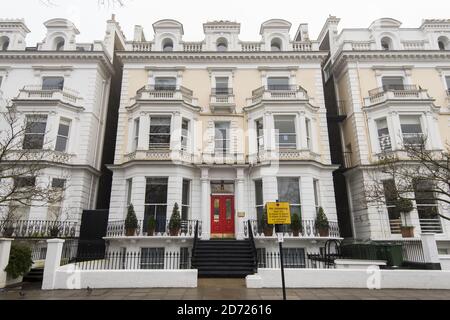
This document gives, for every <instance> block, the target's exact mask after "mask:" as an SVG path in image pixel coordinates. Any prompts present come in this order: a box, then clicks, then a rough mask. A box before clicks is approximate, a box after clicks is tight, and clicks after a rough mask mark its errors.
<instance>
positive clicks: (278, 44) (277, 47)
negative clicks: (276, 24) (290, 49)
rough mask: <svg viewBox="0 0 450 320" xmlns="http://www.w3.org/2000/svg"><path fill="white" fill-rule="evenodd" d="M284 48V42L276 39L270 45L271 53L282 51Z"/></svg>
mask: <svg viewBox="0 0 450 320" xmlns="http://www.w3.org/2000/svg"><path fill="white" fill-rule="evenodd" d="M281 48H282V42H281V40H280V39H279V38H275V39H273V40H272V42H271V43H270V50H271V51H281Z"/></svg>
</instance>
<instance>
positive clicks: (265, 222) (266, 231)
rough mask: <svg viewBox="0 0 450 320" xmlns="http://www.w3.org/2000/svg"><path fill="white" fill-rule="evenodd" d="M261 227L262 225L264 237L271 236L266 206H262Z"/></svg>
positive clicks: (271, 227) (271, 228)
mask: <svg viewBox="0 0 450 320" xmlns="http://www.w3.org/2000/svg"><path fill="white" fill-rule="evenodd" d="M262 227H263V232H264V235H265V236H266V237H271V236H273V225H272V224H269V223H268V217H267V209H266V208H264V212H263V217H262Z"/></svg>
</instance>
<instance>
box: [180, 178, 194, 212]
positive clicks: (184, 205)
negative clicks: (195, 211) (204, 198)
mask: <svg viewBox="0 0 450 320" xmlns="http://www.w3.org/2000/svg"><path fill="white" fill-rule="evenodd" d="M185 186H187V190H186V189H185ZM185 192H187V195H186V197H185ZM191 196H192V180H189V179H183V182H182V191H181V220H182V221H188V220H189V218H190V214H191V202H192V201H191ZM185 199H186V200H187V203H184V200H185ZM184 210H186V211H184ZM185 213H186V214H185Z"/></svg>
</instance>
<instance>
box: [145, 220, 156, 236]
mask: <svg viewBox="0 0 450 320" xmlns="http://www.w3.org/2000/svg"><path fill="white" fill-rule="evenodd" d="M155 229H156V220H155V218H153V216H150V217H149V218H148V222H147V235H148V236H153V235H154V234H155Z"/></svg>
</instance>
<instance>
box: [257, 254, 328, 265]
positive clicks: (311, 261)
mask: <svg viewBox="0 0 450 320" xmlns="http://www.w3.org/2000/svg"><path fill="white" fill-rule="evenodd" d="M283 264H284V267H285V268H286V269H330V268H331V269H334V268H335V264H334V260H332V261H329V260H327V259H326V258H325V257H324V256H323V255H321V254H320V253H307V252H305V251H300V252H285V253H283ZM258 267H259V268H267V269H279V268H281V263H280V253H279V252H268V253H263V254H260V255H259V256H258Z"/></svg>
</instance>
